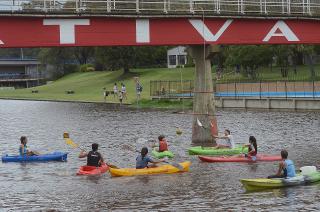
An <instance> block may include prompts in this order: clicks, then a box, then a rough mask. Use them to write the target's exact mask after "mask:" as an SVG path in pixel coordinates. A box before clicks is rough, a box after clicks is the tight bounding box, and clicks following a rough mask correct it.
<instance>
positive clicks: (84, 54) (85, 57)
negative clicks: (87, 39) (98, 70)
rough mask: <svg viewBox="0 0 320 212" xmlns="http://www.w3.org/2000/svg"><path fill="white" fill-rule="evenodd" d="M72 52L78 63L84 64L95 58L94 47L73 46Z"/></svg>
mask: <svg viewBox="0 0 320 212" xmlns="http://www.w3.org/2000/svg"><path fill="white" fill-rule="evenodd" d="M72 52H73V55H74V57H75V59H76V60H77V61H78V63H79V64H80V65H83V64H87V63H89V61H90V60H92V59H93V55H94V47H73V48H72Z"/></svg>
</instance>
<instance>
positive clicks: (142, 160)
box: [136, 147, 165, 169]
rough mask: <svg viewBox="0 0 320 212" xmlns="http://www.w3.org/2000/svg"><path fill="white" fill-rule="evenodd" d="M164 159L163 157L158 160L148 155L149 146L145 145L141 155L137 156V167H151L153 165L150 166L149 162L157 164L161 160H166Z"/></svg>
mask: <svg viewBox="0 0 320 212" xmlns="http://www.w3.org/2000/svg"><path fill="white" fill-rule="evenodd" d="M164 161H165V159H161V160H158V161H155V160H152V159H151V158H150V157H149V156H148V148H147V147H143V148H142V149H141V153H140V155H139V156H138V157H137V158H136V169H144V168H151V167H152V166H151V167H149V166H148V164H149V163H153V164H157V163H161V162H164ZM153 167H154V166H153Z"/></svg>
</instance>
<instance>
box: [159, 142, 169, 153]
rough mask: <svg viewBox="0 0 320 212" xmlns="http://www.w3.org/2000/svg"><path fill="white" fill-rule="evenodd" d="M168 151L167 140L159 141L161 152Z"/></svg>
mask: <svg viewBox="0 0 320 212" xmlns="http://www.w3.org/2000/svg"><path fill="white" fill-rule="evenodd" d="M164 151H168V144H167V142H166V141H159V152H164Z"/></svg>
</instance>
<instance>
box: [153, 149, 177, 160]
mask: <svg viewBox="0 0 320 212" xmlns="http://www.w3.org/2000/svg"><path fill="white" fill-rule="evenodd" d="M151 154H152V156H153V157H155V158H164V157H168V158H173V157H174V154H173V153H172V152H170V151H164V152H158V151H156V150H155V149H153V150H152V153H151Z"/></svg>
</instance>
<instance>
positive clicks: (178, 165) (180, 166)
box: [163, 157, 184, 171]
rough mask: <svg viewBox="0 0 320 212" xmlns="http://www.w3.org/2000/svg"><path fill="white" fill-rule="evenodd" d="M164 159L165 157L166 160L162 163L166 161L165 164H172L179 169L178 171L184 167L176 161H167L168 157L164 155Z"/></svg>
mask: <svg viewBox="0 0 320 212" xmlns="http://www.w3.org/2000/svg"><path fill="white" fill-rule="evenodd" d="M164 159H165V160H166V161H163V163H167V164H169V165H171V166H174V167H175V168H177V169H179V170H180V171H183V170H184V168H183V166H182V165H181V164H179V163H176V162H169V161H167V160H168V157H165V158H164Z"/></svg>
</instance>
